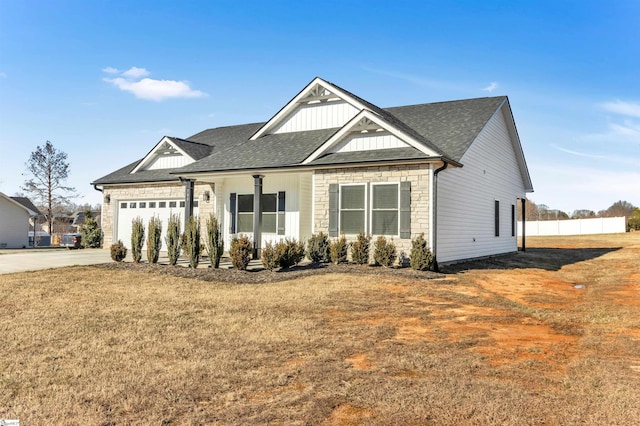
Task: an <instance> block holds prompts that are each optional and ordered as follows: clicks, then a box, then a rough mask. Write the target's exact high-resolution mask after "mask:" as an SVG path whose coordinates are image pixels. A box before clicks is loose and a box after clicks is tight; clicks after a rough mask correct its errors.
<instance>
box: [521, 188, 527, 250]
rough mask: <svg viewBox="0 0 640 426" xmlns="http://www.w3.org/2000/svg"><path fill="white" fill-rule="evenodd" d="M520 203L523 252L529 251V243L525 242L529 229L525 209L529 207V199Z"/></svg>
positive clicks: (522, 199)
mask: <svg viewBox="0 0 640 426" xmlns="http://www.w3.org/2000/svg"><path fill="white" fill-rule="evenodd" d="M520 203H522V251H527V243H526V241H525V239H526V232H525V229H526V227H527V221H526V217H527V216H526V214H525V209H526V206H527V199H526V198H521V199H520Z"/></svg>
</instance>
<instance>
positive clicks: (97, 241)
mask: <svg viewBox="0 0 640 426" xmlns="http://www.w3.org/2000/svg"><path fill="white" fill-rule="evenodd" d="M80 235H81V236H82V238H81V239H80V241H81V244H82V247H84V248H100V247H102V229H100V226H99V225H98V222H96V219H95V218H94V217H93V215H92V214H91V211H90V210H86V211H85V212H84V224H83V225H82V226H81V227H80Z"/></svg>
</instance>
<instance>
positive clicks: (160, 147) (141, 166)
mask: <svg viewBox="0 0 640 426" xmlns="http://www.w3.org/2000/svg"><path fill="white" fill-rule="evenodd" d="M165 155H166V156H173V155H175V156H184V157H186V158H188V159H189V162H190V163H193V162H195V161H196V159H195V158H193V157H191V156H190V155H189V154H187V153H186V152H185V151H184V150H183V149H181V148H180V147H179V146H178V145H176V144H175V143H173V141H172V140H171V138H169V137H168V136H164V137H163V138H162V139H160V142H158V143H157V144H156V146H155V147H153V149H152V150H151V151H149V153H148V154H147V155H145V156H144V158H143V159H142V160H140V162H139V163H138V165H137V166H135V167H134V168H133V170H131V172H130V174H134V173H137V172H139V171H141V170H145V169H146V168H147V167H148V166H150V165H151V164H153V162H154V161H155V160H156V159H157V158H158V157H160V156H165Z"/></svg>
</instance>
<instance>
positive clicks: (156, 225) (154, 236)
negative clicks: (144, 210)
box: [147, 216, 162, 263]
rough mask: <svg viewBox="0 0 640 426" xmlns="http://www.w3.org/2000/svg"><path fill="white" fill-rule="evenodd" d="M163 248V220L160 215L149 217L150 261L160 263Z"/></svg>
mask: <svg viewBox="0 0 640 426" xmlns="http://www.w3.org/2000/svg"><path fill="white" fill-rule="evenodd" d="M161 248H162V221H161V220H160V218H159V217H155V216H154V217H152V218H151V219H149V225H147V260H148V261H149V263H158V258H159V257H160V249H161Z"/></svg>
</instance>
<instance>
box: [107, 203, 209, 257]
mask: <svg viewBox="0 0 640 426" xmlns="http://www.w3.org/2000/svg"><path fill="white" fill-rule="evenodd" d="M196 203H197V201H196ZM194 204H195V203H194ZM171 214H178V215H180V232H182V229H183V228H184V199H182V200H179V199H150V200H121V201H119V202H118V214H117V218H118V219H117V220H118V228H117V234H116V240H120V241H122V243H123V244H124V245H125V247H127V248H128V249H131V223H132V221H133V220H134V219H135V218H137V217H139V218H141V219H142V222H143V223H144V230H145V244H144V247H143V248H144V249H146V247H147V244H146V239H147V235H148V234H147V232H148V228H149V220H150V219H151V218H152V217H154V216H155V217H157V218H159V219H160V221H161V222H162V249H161V250H163V251H164V250H166V244H165V237H166V235H167V224H168V223H169V217H170V216H171ZM193 214H194V215H197V214H198V207H196V206H194V208H193ZM144 257H145V255H144V254H143V258H144Z"/></svg>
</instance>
